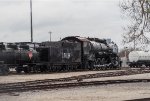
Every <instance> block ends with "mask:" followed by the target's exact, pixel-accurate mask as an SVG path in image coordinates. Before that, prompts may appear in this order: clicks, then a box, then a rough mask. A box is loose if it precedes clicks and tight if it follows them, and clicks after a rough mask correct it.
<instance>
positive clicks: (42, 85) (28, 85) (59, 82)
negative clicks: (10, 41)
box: [0, 70, 150, 93]
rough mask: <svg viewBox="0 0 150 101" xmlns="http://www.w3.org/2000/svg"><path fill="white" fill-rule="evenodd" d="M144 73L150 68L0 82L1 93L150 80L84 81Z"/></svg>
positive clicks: (148, 71)
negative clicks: (86, 80)
mask: <svg viewBox="0 0 150 101" xmlns="http://www.w3.org/2000/svg"><path fill="white" fill-rule="evenodd" d="M143 73H150V70H126V71H116V72H106V73H96V74H87V75H79V76H72V77H67V78H59V79H44V80H35V81H26V82H16V83H4V84H0V93H8V92H23V91H30V90H41V89H50V88H60V87H72V86H86V85H101V84H115V83H132V82H143V81H146V82H150V80H149V79H145V80H137V79H136V80H108V81H91V82H85V81H84V80H85V79H92V78H102V77H115V76H124V75H135V74H143Z"/></svg>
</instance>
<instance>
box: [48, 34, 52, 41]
mask: <svg viewBox="0 0 150 101" xmlns="http://www.w3.org/2000/svg"><path fill="white" fill-rule="evenodd" d="M49 34H50V39H49V40H50V42H51V34H52V32H49Z"/></svg>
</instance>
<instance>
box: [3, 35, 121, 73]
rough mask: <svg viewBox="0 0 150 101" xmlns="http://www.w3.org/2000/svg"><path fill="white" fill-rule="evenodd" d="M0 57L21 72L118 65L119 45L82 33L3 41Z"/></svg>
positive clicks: (114, 66) (105, 67)
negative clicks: (53, 39)
mask: <svg viewBox="0 0 150 101" xmlns="http://www.w3.org/2000/svg"><path fill="white" fill-rule="evenodd" d="M0 61H4V63H5V64H7V65H8V66H9V67H16V71H17V72H18V73H20V72H21V71H24V72H25V73H29V72H44V71H45V72H53V71H72V70H77V69H82V70H85V69H86V70H87V69H89V70H93V69H94V70H100V69H108V68H109V69H110V68H114V69H117V68H118V67H119V62H120V59H119V57H118V46H117V45H116V44H115V43H113V42H107V40H105V39H99V38H85V37H80V36H70V37H65V38H63V39H62V40H60V41H56V42H42V43H40V44H36V43H7V45H5V44H4V43H1V44H0Z"/></svg>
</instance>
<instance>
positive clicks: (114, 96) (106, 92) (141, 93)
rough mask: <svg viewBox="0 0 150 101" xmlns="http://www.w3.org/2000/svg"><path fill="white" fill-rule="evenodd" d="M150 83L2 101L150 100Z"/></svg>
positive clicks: (56, 91) (37, 93) (29, 94)
mask: <svg viewBox="0 0 150 101" xmlns="http://www.w3.org/2000/svg"><path fill="white" fill-rule="evenodd" d="M149 87H150V83H132V84H115V85H114V84H113V85H103V86H86V87H75V88H64V89H51V90H47V91H34V92H33V91H32V92H24V93H16V94H8V95H6V94H5V95H3V94H1V95H0V101H124V100H130V99H139V98H150V88H149Z"/></svg>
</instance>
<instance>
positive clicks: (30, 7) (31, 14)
mask: <svg viewBox="0 0 150 101" xmlns="http://www.w3.org/2000/svg"><path fill="white" fill-rule="evenodd" d="M30 18H31V42H33V25H32V0H30Z"/></svg>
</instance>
